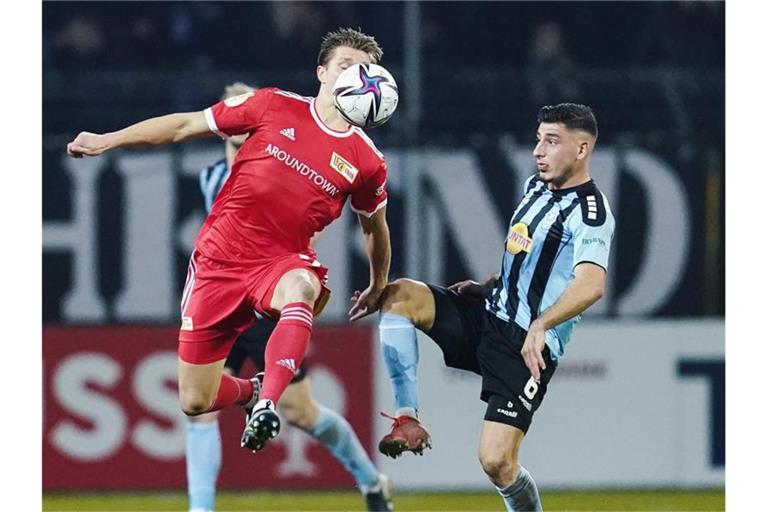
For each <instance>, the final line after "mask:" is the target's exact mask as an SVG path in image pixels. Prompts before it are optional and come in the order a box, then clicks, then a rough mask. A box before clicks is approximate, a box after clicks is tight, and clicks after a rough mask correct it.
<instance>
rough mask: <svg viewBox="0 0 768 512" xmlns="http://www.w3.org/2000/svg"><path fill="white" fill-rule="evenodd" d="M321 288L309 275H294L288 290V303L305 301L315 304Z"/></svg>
mask: <svg viewBox="0 0 768 512" xmlns="http://www.w3.org/2000/svg"><path fill="white" fill-rule="evenodd" d="M318 294H319V289H318V288H317V284H316V283H315V282H313V280H312V278H311V277H310V276H308V275H303V274H297V275H295V276H293V279H292V280H291V284H290V287H289V290H287V291H286V294H285V295H286V301H285V302H286V303H291V302H303V303H305V304H314V303H315V300H316V299H317V296H318Z"/></svg>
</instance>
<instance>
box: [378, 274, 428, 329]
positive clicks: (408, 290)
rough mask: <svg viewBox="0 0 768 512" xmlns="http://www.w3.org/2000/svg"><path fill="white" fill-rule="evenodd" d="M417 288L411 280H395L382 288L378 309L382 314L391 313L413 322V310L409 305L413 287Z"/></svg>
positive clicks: (411, 305)
mask: <svg viewBox="0 0 768 512" xmlns="http://www.w3.org/2000/svg"><path fill="white" fill-rule="evenodd" d="M415 286H418V284H417V283H416V281H413V280H411V279H403V278H401V279H395V280H394V281H392V282H391V283H389V284H388V285H387V287H386V288H384V292H383V293H382V295H381V305H380V306H379V309H380V311H381V312H382V313H393V314H395V315H400V316H404V317H406V318H408V319H411V320H413V318H412V317H413V316H414V308H413V304H411V299H412V297H413V295H414V294H413V291H414V287H415Z"/></svg>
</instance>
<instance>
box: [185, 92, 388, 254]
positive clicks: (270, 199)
mask: <svg viewBox="0 0 768 512" xmlns="http://www.w3.org/2000/svg"><path fill="white" fill-rule="evenodd" d="M205 118H206V120H207V122H208V127H209V128H210V129H211V131H213V132H215V133H217V134H219V135H220V136H221V137H223V138H226V137H227V136H234V135H240V134H244V133H248V134H249V137H248V138H247V139H246V141H245V143H244V144H243V145H242V146H241V147H240V150H239V151H238V154H237V157H236V158H235V161H234V163H233V164H232V170H231V175H230V176H229V178H228V179H227V181H226V183H225V184H224V187H223V188H222V189H221V192H220V193H219V195H218V196H217V198H216V201H215V202H214V203H213V208H212V209H211V213H210V215H208V218H207V219H206V221H205V223H204V224H203V226H202V228H201V229H200V234H199V235H198V237H197V240H196V242H195V246H196V247H197V249H198V251H200V252H201V253H202V254H203V255H205V256H206V257H208V258H211V259H214V260H218V261H222V262H227V263H232V264H240V263H243V262H248V261H254V260H261V259H265V258H274V257H277V256H281V255H285V254H290V253H299V252H307V251H311V249H310V246H309V241H310V239H311V238H312V235H313V234H315V233H316V232H319V231H321V230H322V229H323V228H325V227H326V226H327V225H328V224H330V223H331V222H332V221H333V220H334V219H336V218H338V217H339V215H341V211H342V208H343V206H344V203H345V202H346V200H347V196H351V197H352V209H353V210H354V211H355V212H357V213H360V214H363V215H365V216H368V217H370V216H371V215H373V214H374V213H375V212H376V211H377V210H378V209H380V208H381V207H383V206H384V205H385V204H386V203H387V192H386V188H385V182H386V178H387V165H386V163H385V161H384V157H383V155H382V154H381V153H380V152H379V151H378V150H377V149H376V147H375V146H374V145H373V143H372V142H371V140H370V139H369V138H368V137H367V136H366V135H365V134H364V133H363V131H362V130H360V129H359V128H355V127H350V129H348V130H346V131H343V132H340V131H336V130H332V129H330V128H328V127H327V126H326V125H325V124H323V122H322V121H321V120H320V117H319V115H318V114H317V110H316V108H315V98H308V97H304V96H299V95H297V94H294V93H291V92H287V91H282V90H280V89H276V88H274V87H269V88H264V89H259V90H258V91H255V92H249V93H246V94H243V95H240V96H236V97H233V98H228V99H226V100H224V101H222V102H219V103H217V104H216V105H214V106H212V107H210V108H208V109H206V110H205Z"/></svg>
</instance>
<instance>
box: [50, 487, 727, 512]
mask: <svg viewBox="0 0 768 512" xmlns="http://www.w3.org/2000/svg"><path fill="white" fill-rule="evenodd" d="M542 501H543V504H544V509H545V510H547V511H554V510H582V511H585V510H595V511H598V510H599V511H608V510H611V511H619V510H691V511H693V510H697V511H698V510H725V492H724V491H722V490H712V491H669V490H656V491H646V490H643V491H590V492H586V491H568V492H542ZM216 504H217V510H219V511H220V512H224V511H227V510H231V511H241V510H253V511H257V510H275V511H278V510H279V511H287V510H293V511H298V510H302V511H310V510H312V511H315V510H317V511H319V510H337V511H340V510H344V511H352V510H354V511H358V510H365V507H364V504H363V500H362V498H361V496H360V495H359V494H355V493H352V492H282V493H281V492H262V493H246V492H221V493H219V496H218V498H217V503H216ZM186 507H187V500H186V495H184V494H181V493H111V494H59V493H48V494H45V495H43V510H44V511H55V510H77V511H95V510H100V511H111V510H115V511H117V510H120V511H126V510H132V511H139V510H141V511H166V510H168V511H170V510H174V511H184V510H187V508H186ZM395 508H396V510H398V511H407V510H410V511H417V510H424V511H426V510H456V511H474V510H503V506H502V504H501V501H500V498H499V497H498V496H497V495H495V494H494V493H492V492H482V493H476V492H466V493H463V492H450V493H448V492H446V493H415V492H402V493H398V494H396V495H395Z"/></svg>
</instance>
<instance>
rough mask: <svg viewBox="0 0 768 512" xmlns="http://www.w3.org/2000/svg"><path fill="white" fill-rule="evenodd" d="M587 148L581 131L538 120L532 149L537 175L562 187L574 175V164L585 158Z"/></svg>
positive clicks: (586, 142)
mask: <svg viewBox="0 0 768 512" xmlns="http://www.w3.org/2000/svg"><path fill="white" fill-rule="evenodd" d="M588 149H589V147H588V141H587V140H586V139H585V137H584V134H582V133H581V132H580V131H578V130H569V129H568V128H566V127H565V125H564V124H563V123H541V124H540V125H539V130H538V131H537V132H536V147H534V148H533V156H534V158H536V168H537V170H538V171H539V178H540V179H541V180H542V181H543V182H544V183H552V184H553V185H555V186H561V185H562V184H564V183H566V182H567V181H568V179H569V178H571V176H573V174H574V171H575V168H576V163H577V162H579V161H580V160H582V159H583V158H585V157H586V155H587V151H588Z"/></svg>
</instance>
